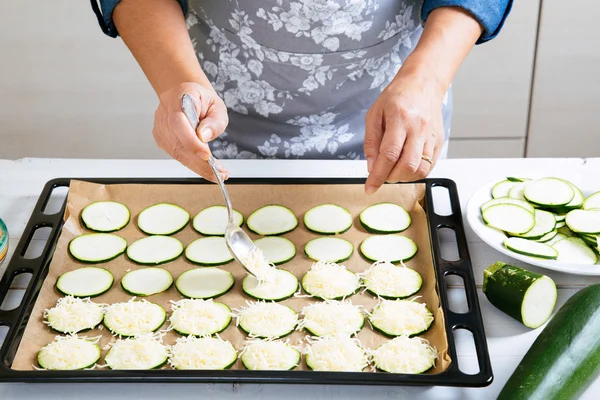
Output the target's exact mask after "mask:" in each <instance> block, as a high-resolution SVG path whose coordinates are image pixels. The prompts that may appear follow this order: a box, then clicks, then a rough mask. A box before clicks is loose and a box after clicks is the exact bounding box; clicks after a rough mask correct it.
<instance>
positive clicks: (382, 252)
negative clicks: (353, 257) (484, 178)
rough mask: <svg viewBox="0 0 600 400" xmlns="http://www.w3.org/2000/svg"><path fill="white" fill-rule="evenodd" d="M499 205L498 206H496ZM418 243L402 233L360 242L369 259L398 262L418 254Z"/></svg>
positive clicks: (373, 237) (369, 238)
mask: <svg viewBox="0 0 600 400" xmlns="http://www.w3.org/2000/svg"><path fill="white" fill-rule="evenodd" d="M495 207H498V206H495ZM417 250H418V247H417V244H416V243H415V242H414V241H413V240H412V239H411V238H409V237H406V236H402V235H396V234H392V235H384V236H371V237H368V238H366V239H365V240H363V242H362V243H361V244H360V252H361V254H362V255H363V256H364V257H365V258H366V259H367V260H369V261H373V262H376V261H388V262H391V263H397V262H400V261H408V260H410V259H411V258H413V257H414V256H415V254H417Z"/></svg>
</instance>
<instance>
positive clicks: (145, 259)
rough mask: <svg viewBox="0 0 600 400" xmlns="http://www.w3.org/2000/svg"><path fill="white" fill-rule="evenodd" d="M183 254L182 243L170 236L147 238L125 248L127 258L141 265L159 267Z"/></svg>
mask: <svg viewBox="0 0 600 400" xmlns="http://www.w3.org/2000/svg"><path fill="white" fill-rule="evenodd" d="M181 253H183V243H181V242H180V241H179V239H176V238H174V237H171V236H148V237H144V238H141V239H138V240H136V241H135V242H133V243H131V244H130V245H129V247H127V257H128V258H129V259H130V260H131V261H133V262H135V263H137V264H141V265H159V264H164V263H168V262H169V261H173V260H175V259H177V258H178V257H179V256H180V255H181Z"/></svg>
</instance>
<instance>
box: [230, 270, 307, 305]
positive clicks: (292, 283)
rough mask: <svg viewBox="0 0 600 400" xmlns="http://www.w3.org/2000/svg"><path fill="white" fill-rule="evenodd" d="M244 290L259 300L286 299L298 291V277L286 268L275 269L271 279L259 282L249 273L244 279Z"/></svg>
mask: <svg viewBox="0 0 600 400" xmlns="http://www.w3.org/2000/svg"><path fill="white" fill-rule="evenodd" d="M242 290H243V291H244V293H246V294H247V295H248V296H250V297H252V298H255V299H258V300H267V301H280V300H285V299H287V298H289V297H292V296H293V295H294V293H296V292H297V291H298V278H296V276H295V275H294V274H292V273H291V272H289V271H286V270H284V269H274V271H273V272H272V274H271V275H270V276H269V279H268V280H266V281H263V282H259V281H258V279H256V278H255V277H254V276H252V275H247V276H246V277H245V278H244V280H243V281H242Z"/></svg>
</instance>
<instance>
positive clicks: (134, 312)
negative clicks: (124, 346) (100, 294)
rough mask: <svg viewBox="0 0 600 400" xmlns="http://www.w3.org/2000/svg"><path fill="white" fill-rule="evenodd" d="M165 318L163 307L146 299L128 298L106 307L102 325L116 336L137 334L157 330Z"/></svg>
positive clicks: (165, 313)
mask: <svg viewBox="0 0 600 400" xmlns="http://www.w3.org/2000/svg"><path fill="white" fill-rule="evenodd" d="M166 319H167V312H166V311H165V309H164V308H162V307H161V306H159V305H158V304H155V303H150V302H149V301H146V300H143V299H142V300H133V299H131V300H129V301H126V302H122V303H114V304H111V305H109V306H107V307H106V310H105V315H104V326H106V327H107V328H108V330H109V331H111V332H112V333H113V334H115V335H118V336H124V337H129V336H137V335H141V334H144V333H152V332H155V331H157V330H158V329H159V328H160V327H161V326H162V325H163V324H164V323H165V320H166Z"/></svg>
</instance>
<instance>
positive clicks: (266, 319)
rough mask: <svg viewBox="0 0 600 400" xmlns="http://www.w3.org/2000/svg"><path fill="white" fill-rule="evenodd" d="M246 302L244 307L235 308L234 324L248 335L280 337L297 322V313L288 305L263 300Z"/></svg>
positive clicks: (293, 327)
mask: <svg viewBox="0 0 600 400" xmlns="http://www.w3.org/2000/svg"><path fill="white" fill-rule="evenodd" d="M246 304H247V306H246V307H240V309H238V310H235V314H234V315H235V317H236V324H237V325H238V326H240V327H241V328H242V329H243V330H244V331H246V332H247V333H248V335H249V336H250V337H260V338H278V337H282V336H285V335H287V334H288V333H290V332H292V331H293V330H294V329H295V327H296V324H297V323H298V314H296V312H295V311H294V310H292V309H291V308H290V307H286V306H284V305H281V304H277V303H266V302H264V301H256V302H246Z"/></svg>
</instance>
